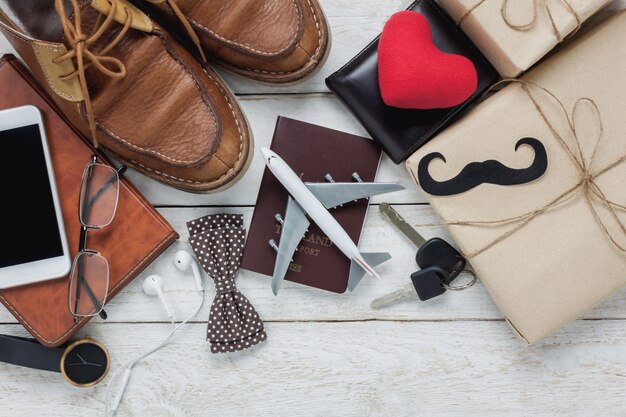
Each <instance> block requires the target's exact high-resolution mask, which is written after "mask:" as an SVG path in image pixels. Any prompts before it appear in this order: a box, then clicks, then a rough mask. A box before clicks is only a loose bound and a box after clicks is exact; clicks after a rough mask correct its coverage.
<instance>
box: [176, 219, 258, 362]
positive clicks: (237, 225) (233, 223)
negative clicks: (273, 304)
mask: <svg viewBox="0 0 626 417" xmlns="http://www.w3.org/2000/svg"><path fill="white" fill-rule="evenodd" d="M187 229H188V230H189V244H190V245H191V247H192V249H193V252H194V254H195V255H196V258H197V259H198V262H200V265H202V268H203V269H204V270H205V271H206V273H207V274H208V275H209V276H210V277H211V278H213V281H214V282H215V289H216V294H215V299H214V300H213V304H212V305H211V312H210V313H209V323H208V328H207V339H208V340H209V342H210V343H211V352H213V353H220V352H234V351H237V350H243V349H247V348H249V347H252V346H254V345H256V344H257V343H260V342H262V341H264V340H265V339H266V338H267V336H266V334H265V330H264V327H263V321H261V319H260V318H259V315H258V314H257V312H256V310H255V309H254V307H252V304H250V302H249V301H248V299H247V298H246V297H245V296H244V295H243V294H242V293H241V292H239V290H238V289H237V288H236V287H235V278H236V276H237V272H239V263H240V260H241V255H242V254H243V248H244V243H245V239H246V230H245V229H244V228H243V216H242V215H240V214H215V215H209V216H204V217H200V218H199V219H196V220H193V221H190V222H188V223H187Z"/></svg>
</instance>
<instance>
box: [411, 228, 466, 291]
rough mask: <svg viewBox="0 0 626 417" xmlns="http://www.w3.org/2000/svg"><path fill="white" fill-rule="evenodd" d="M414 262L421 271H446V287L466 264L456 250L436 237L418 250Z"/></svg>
mask: <svg viewBox="0 0 626 417" xmlns="http://www.w3.org/2000/svg"><path fill="white" fill-rule="evenodd" d="M415 261H416V262H417V264H418V265H419V267H420V268H422V270H424V269H425V268H428V267H431V266H436V267H439V268H441V269H443V270H444V271H446V272H447V273H446V274H445V279H444V280H443V282H444V283H445V284H446V285H449V284H450V282H452V281H453V280H454V279H455V278H456V277H458V276H459V274H460V273H461V272H462V271H463V269H464V268H465V265H466V263H467V261H466V260H465V258H464V257H463V256H461V254H460V253H459V252H458V251H457V250H456V249H454V248H453V247H452V246H451V245H450V244H449V243H448V242H446V241H445V240H443V239H440V238H438V237H435V238H432V239H429V240H428V241H427V242H426V243H424V244H423V245H422V247H420V248H419V250H418V251H417V255H415ZM418 272H419V271H418ZM411 277H413V276H411ZM444 291H445V290H444Z"/></svg>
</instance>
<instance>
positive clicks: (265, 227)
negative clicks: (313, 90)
mask: <svg viewBox="0 0 626 417" xmlns="http://www.w3.org/2000/svg"><path fill="white" fill-rule="evenodd" d="M271 148H272V150H273V151H274V152H276V153H277V154H278V155H279V156H280V157H281V158H283V159H284V160H285V162H287V164H289V166H290V167H291V168H292V169H293V170H294V171H295V172H296V173H297V174H300V177H301V178H302V180H303V181H308V182H323V181H324V176H325V175H326V174H331V175H332V176H333V178H334V180H335V181H337V182H350V181H354V180H353V179H352V173H353V172H357V173H358V174H359V176H360V177H361V179H362V180H363V181H365V182H370V181H374V178H375V177H376V171H377V170H378V164H379V163H380V155H381V151H380V148H379V147H378V146H377V145H376V144H375V143H374V142H373V141H372V140H370V139H366V138H363V137H360V136H355V135H350V134H348V133H344V132H339V131H337V130H332V129H328V128H325V127H321V126H316V125H312V124H310V123H305V122H301V121H298V120H293V119H288V118H286V117H279V118H278V121H277V122H276V130H275V132H274V138H273V140H272V146H271ZM287 197H288V194H287V191H286V190H285V188H284V187H283V186H282V185H281V184H280V182H278V180H277V179H276V178H275V177H274V176H273V175H272V173H271V172H269V170H268V169H267V168H266V169H265V172H264V174H263V179H262V181H261V188H260V190H259V196H258V198H257V203H256V208H255V210H254V215H253V217H252V224H251V225H250V232H249V233H248V240H247V242H246V248H245V250H244V254H243V258H242V261H241V267H242V268H244V269H247V270H250V271H254V272H259V273H261V274H264V275H269V276H271V275H272V273H273V272H274V262H275V261H276V253H275V252H274V250H273V249H272V248H271V247H270V246H269V245H268V241H269V240H270V239H274V240H275V241H276V242H278V244H279V245H280V226H279V225H278V223H277V222H276V221H275V220H274V215H275V214H280V215H281V216H284V214H285V209H286V207H287ZM367 206H368V203H367V200H363V199H361V200H358V201H356V202H350V203H347V204H344V205H343V206H341V207H337V208H334V209H332V210H331V213H332V214H333V216H335V218H336V219H337V221H338V222H339V224H341V226H342V227H343V228H344V229H345V230H346V232H347V233H348V235H349V236H350V238H351V239H352V240H353V241H354V242H357V243H358V241H359V237H360V236H361V230H362V228H363V223H364V221H365V214H366V212H367ZM349 272H350V260H349V259H348V258H346V257H345V256H344V255H343V254H342V253H341V251H340V250H339V249H337V248H336V247H335V245H334V244H333V243H332V242H331V240H330V239H329V238H328V236H326V235H325V234H324V233H323V232H322V231H321V230H320V228H319V227H317V225H316V224H315V223H311V226H310V227H309V230H308V232H307V233H306V235H305V236H304V238H303V239H302V242H300V245H299V246H298V251H297V252H295V253H294V254H293V262H292V263H291V265H290V266H289V271H287V275H286V276H285V279H287V280H289V281H293V282H298V283H300V284H304V285H309V286H311V287H316V288H320V289H323V290H327V291H332V292H337V293H342V292H345V291H346V289H347V287H348V274H349ZM268 291H270V289H269V283H268Z"/></svg>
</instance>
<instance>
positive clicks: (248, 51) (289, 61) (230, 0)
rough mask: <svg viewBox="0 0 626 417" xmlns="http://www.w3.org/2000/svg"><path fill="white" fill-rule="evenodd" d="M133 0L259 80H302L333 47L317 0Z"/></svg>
mask: <svg viewBox="0 0 626 417" xmlns="http://www.w3.org/2000/svg"><path fill="white" fill-rule="evenodd" d="M133 2H135V4H136V5H137V6H139V7H141V8H142V9H144V10H146V11H148V12H149V13H150V14H152V15H153V17H155V18H156V19H158V20H159V21H161V22H162V24H163V25H165V26H166V27H167V28H168V30H170V31H172V32H177V33H178V34H183V35H186V34H190V37H191V40H192V41H194V43H196V46H198V44H201V47H202V48H204V49H205V50H206V51H207V52H208V53H207V58H209V59H210V60H212V61H215V62H216V63H217V64H218V65H220V66H222V67H224V68H226V69H227V70H229V71H231V72H234V73H235V74H238V75H241V76H244V77H247V78H252V79H254V80H257V81H262V82H268V83H274V84H281V83H292V82H295V81H298V80H301V79H302V78H304V77H307V76H309V75H312V74H313V73H314V71H315V70H316V69H317V68H319V67H321V64H323V62H324V60H325V58H326V57H327V55H328V52H329V49H330V40H329V38H330V31H329V29H328V25H327V24H326V18H325V17H324V13H323V11H322V8H321V6H320V5H319V3H318V2H317V0H133ZM146 4H150V6H148V7H146ZM187 26H191V28H193V32H195V34H193V33H190V30H189V28H188V27H187Z"/></svg>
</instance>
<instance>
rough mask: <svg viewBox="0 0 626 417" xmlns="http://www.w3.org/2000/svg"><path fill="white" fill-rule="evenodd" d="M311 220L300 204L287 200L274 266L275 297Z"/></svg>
mask: <svg viewBox="0 0 626 417" xmlns="http://www.w3.org/2000/svg"><path fill="white" fill-rule="evenodd" d="M309 224H310V222H309V219H307V217H306V213H305V212H304V210H303V209H302V207H300V204H298V203H297V202H296V200H294V199H293V198H291V197H289V199H288V200H287V211H286V212H285V220H284V224H283V226H282V230H281V233H280V242H278V254H277V256H276V263H275V264H274V275H273V276H272V291H273V292H274V295H277V294H278V290H279V289H280V286H281V284H282V283H283V279H284V278H285V274H286V273H287V270H288V269H289V264H290V263H291V258H292V257H293V253H294V252H295V251H296V249H297V248H298V244H299V243H300V241H301V240H302V237H303V236H304V234H305V233H306V230H307V229H308V228H309Z"/></svg>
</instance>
